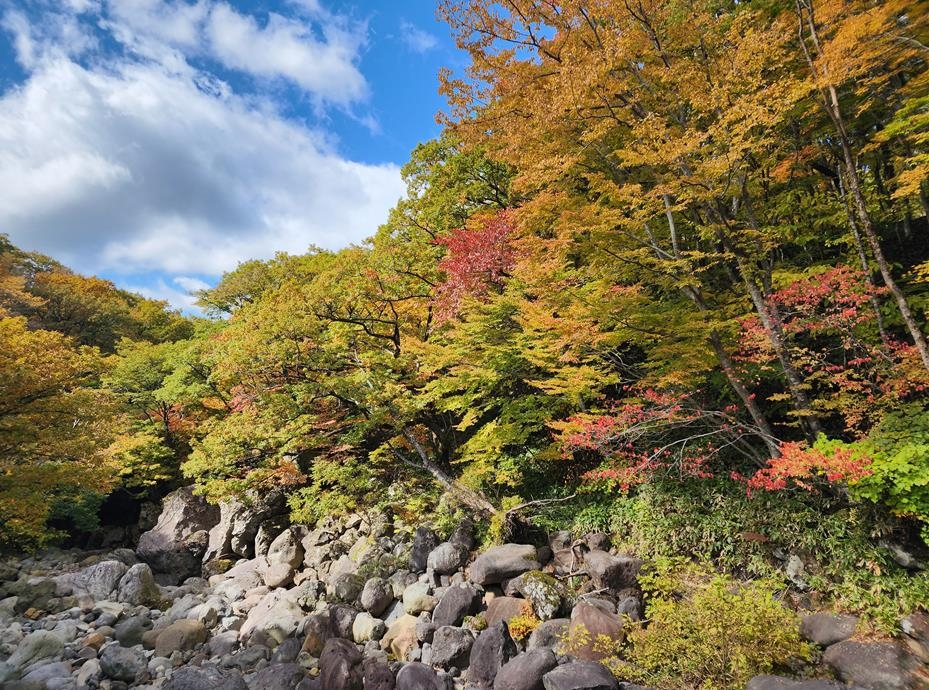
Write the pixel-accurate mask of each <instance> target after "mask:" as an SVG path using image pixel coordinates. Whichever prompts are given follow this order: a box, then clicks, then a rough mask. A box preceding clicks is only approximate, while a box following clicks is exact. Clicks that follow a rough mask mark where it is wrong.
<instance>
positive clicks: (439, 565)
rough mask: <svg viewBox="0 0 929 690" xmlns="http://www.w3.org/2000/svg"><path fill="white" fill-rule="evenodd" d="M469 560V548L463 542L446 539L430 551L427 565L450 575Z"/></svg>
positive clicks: (442, 573)
mask: <svg viewBox="0 0 929 690" xmlns="http://www.w3.org/2000/svg"><path fill="white" fill-rule="evenodd" d="M467 562H468V549H467V548H466V547H465V546H464V545H463V544H456V543H454V542H450V541H446V542H443V543H441V544H439V545H438V546H437V547H435V548H434V549H433V550H432V551H430V552H429V556H428V558H427V559H426V567H427V568H429V569H430V570H432V571H434V572H436V573H438V574H439V575H450V574H451V573H454V572H455V571H456V570H458V568H460V567H461V566H463V565H464V564H465V563H467Z"/></svg>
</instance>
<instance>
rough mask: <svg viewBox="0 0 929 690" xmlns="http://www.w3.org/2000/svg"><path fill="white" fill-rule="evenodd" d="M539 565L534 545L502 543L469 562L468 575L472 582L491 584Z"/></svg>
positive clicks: (534, 568) (536, 568) (535, 568)
mask: <svg viewBox="0 0 929 690" xmlns="http://www.w3.org/2000/svg"><path fill="white" fill-rule="evenodd" d="M540 567H541V566H540V565H539V561H538V554H537V553H536V550H535V547H534V546H531V545H529V544H503V545H502V546H495V547H493V548H491V549H488V550H487V551H485V552H484V553H482V554H481V555H480V556H478V557H477V558H476V559H475V560H474V562H473V563H472V564H471V568H470V570H469V575H470V578H471V581H472V582H476V583H477V584H479V585H492V584H497V583H499V582H501V581H503V580H505V579H507V578H511V577H516V576H517V575H522V574H523V573H525V572H528V571H530V570H538V569H539V568H540Z"/></svg>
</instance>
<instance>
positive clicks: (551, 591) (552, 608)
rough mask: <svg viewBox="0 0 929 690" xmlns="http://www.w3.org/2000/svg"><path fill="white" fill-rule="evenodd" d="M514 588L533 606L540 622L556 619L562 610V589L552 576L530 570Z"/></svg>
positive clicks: (518, 578)
mask: <svg viewBox="0 0 929 690" xmlns="http://www.w3.org/2000/svg"><path fill="white" fill-rule="evenodd" d="M514 586H515V589H516V591H517V592H519V593H520V594H522V595H523V597H525V598H526V600H527V601H528V602H529V603H530V604H532V610H533V611H534V612H535V615H536V616H537V617H538V618H539V620H543V621H547V620H549V619H551V618H554V617H555V615H556V614H557V613H558V611H559V610H560V609H561V603H562V587H561V584H559V582H558V580H556V579H555V578H553V577H552V576H551V575H546V574H545V573H543V572H541V571H539V570H530V571H529V572H527V573H523V574H522V575H520V576H519V577H517V578H516V580H515V582H514Z"/></svg>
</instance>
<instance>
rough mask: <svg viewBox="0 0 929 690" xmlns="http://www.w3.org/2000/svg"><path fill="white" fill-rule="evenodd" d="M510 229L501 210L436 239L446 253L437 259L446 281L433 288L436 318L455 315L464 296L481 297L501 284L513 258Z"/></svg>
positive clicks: (445, 318) (505, 213)
mask: <svg viewBox="0 0 929 690" xmlns="http://www.w3.org/2000/svg"><path fill="white" fill-rule="evenodd" d="M513 230H514V227H513V221H512V217H511V214H510V212H509V211H506V210H504V211H500V212H498V213H496V214H494V215H491V216H481V217H480V218H478V219H477V221H476V223H475V226H474V227H466V228H459V229H457V230H453V231H452V232H451V233H449V234H448V235H446V236H444V237H440V238H438V239H437V240H436V243H437V244H440V245H443V246H444V247H445V248H446V249H447V252H448V253H447V254H446V255H445V257H444V258H443V259H442V260H441V261H440V262H439V269H440V270H442V271H443V272H444V273H445V281H444V282H443V283H441V284H440V285H439V286H438V288H437V290H436V297H435V314H436V318H437V320H438V321H440V322H441V321H445V320H447V319H450V318H453V317H454V316H457V314H458V312H459V311H460V309H461V303H462V300H464V298H466V297H474V298H481V297H483V296H485V295H486V294H487V293H488V292H489V291H490V290H492V289H493V288H494V287H499V286H500V285H502V283H503V281H504V279H505V278H506V276H507V274H508V272H509V271H510V269H511V268H512V267H513V264H514V262H515V260H516V254H515V251H514V249H513V245H512V243H511V238H512V235H513Z"/></svg>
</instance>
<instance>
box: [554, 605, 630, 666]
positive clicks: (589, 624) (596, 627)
mask: <svg viewBox="0 0 929 690" xmlns="http://www.w3.org/2000/svg"><path fill="white" fill-rule="evenodd" d="M568 639H569V640H579V641H581V642H578V643H575V644H574V645H573V646H571V648H570V650H568V651H569V652H570V653H571V655H572V656H574V657H576V658H578V659H582V660H585V661H600V660H601V659H605V658H606V657H608V656H610V655H611V654H612V653H613V652H614V650H615V648H616V647H618V646H619V645H620V644H622V642H623V641H624V640H625V639H626V631H625V626H624V625H623V619H622V618H620V617H619V616H617V615H616V614H615V613H610V612H608V611H605V610H603V608H601V607H599V606H595V605H594V604H592V603H589V602H586V601H581V602H578V604H577V605H576V606H575V607H574V610H572V611H571V624H570V626H569V627H568Z"/></svg>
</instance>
